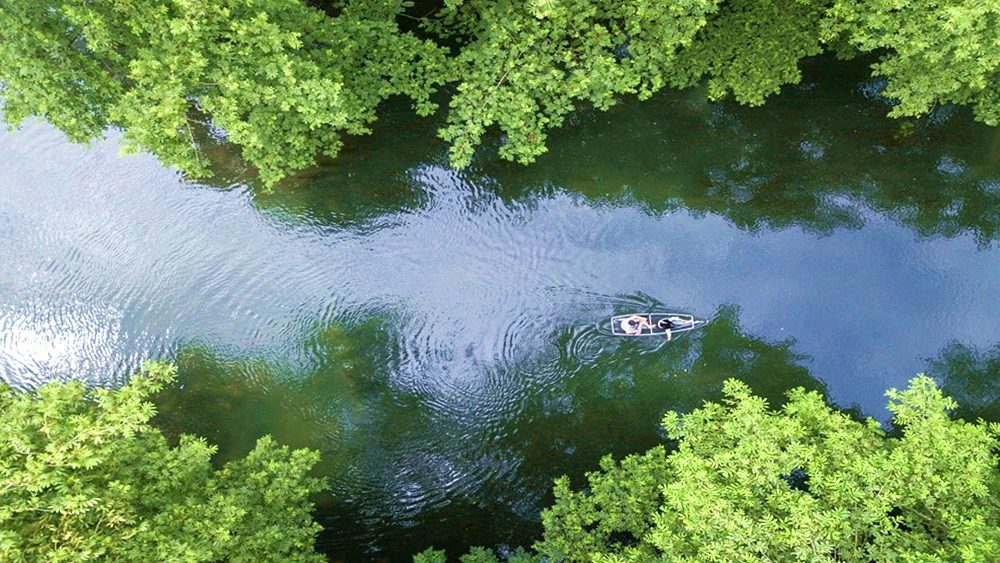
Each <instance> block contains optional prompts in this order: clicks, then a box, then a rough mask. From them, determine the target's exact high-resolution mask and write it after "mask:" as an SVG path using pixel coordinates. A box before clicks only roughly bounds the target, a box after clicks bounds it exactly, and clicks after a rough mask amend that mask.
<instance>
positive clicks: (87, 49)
mask: <svg viewBox="0 0 1000 563" xmlns="http://www.w3.org/2000/svg"><path fill="white" fill-rule="evenodd" d="M0 24H2V27H3V29H4V32H3V36H2V38H0V82H2V84H3V86H2V96H3V100H4V102H3V104H4V107H3V112H4V115H5V118H6V119H7V120H8V121H9V122H10V123H14V124H17V123H20V122H22V121H23V120H24V119H26V118H28V117H30V116H38V117H40V118H42V119H45V120H47V121H49V122H51V123H53V124H54V125H55V126H57V127H58V128H60V129H61V130H63V131H64V132H65V133H66V134H67V135H69V136H70V138H72V139H74V140H78V141H85V140H89V139H93V138H96V137H99V136H100V135H101V134H102V132H103V131H104V130H105V129H106V128H107V127H109V126H111V127H118V128H121V129H122V130H123V131H124V134H125V143H126V147H127V148H129V149H132V150H150V151H152V152H153V153H155V154H156V155H158V156H159V157H160V158H161V159H162V160H163V161H164V162H165V163H167V164H170V165H173V166H177V167H178V168H180V169H182V170H184V171H186V172H188V173H190V174H192V175H195V176H206V175H208V174H209V173H210V167H209V165H208V162H207V159H206V157H205V150H204V147H205V145H206V144H207V143H211V142H213V141H212V139H213V138H214V139H219V140H221V139H224V140H228V141H230V142H232V143H234V144H236V145H238V146H239V147H240V149H241V151H242V155H243V157H244V158H245V159H246V160H247V161H248V162H250V163H251V164H253V165H254V166H256V168H257V169H258V171H259V174H260V178H261V180H262V182H263V183H264V184H265V185H273V184H274V183H275V182H277V181H278V180H280V179H281V178H282V177H284V176H287V175H288V174H291V173H293V172H295V171H297V170H300V169H303V168H306V167H308V166H311V165H312V164H313V163H314V162H315V160H316V158H317V157H318V156H320V155H327V156H335V155H336V154H337V153H338V151H339V150H340V148H341V146H342V144H343V142H344V139H345V136H349V135H358V134H364V133H366V132H368V130H369V127H370V126H371V124H372V123H373V122H374V121H375V120H376V118H377V110H378V107H379V105H380V104H381V103H382V102H383V101H384V100H386V99H387V98H389V97H393V96H405V97H408V98H410V99H411V100H412V103H413V109H414V111H415V112H417V113H418V114H421V115H427V114H430V113H433V112H435V111H436V110H437V107H438V105H439V104H441V103H444V104H445V105H447V123H446V124H445V126H444V127H443V128H441V130H440V131H439V134H440V137H441V138H442V139H443V140H444V141H446V142H447V143H448V145H449V146H450V149H449V150H450V158H451V162H452V164H453V165H455V166H458V167H461V166H465V165H467V164H469V162H470V160H471V158H472V156H473V154H474V151H475V150H476V148H477V147H478V146H479V145H480V144H481V143H482V141H483V139H484V135H487V134H490V133H491V132H499V133H501V134H502V135H501V139H502V142H501V144H500V146H499V153H500V156H501V157H503V158H506V159H509V160H515V161H518V162H523V163H528V162H531V161H533V160H534V159H535V158H537V156H538V155H540V154H542V153H543V152H545V151H546V137H547V134H548V131H549V130H551V129H552V128H554V127H559V126H561V125H562V124H563V122H564V121H565V119H566V117H567V116H568V115H569V114H570V113H571V112H573V111H574V110H576V109H578V108H582V107H596V108H598V109H606V108H608V107H610V106H612V105H614V104H615V103H617V102H618V101H619V100H620V99H621V98H622V97H625V96H637V97H639V98H640V99H645V98H648V97H650V96H651V95H652V94H654V93H655V92H657V91H660V90H662V89H664V88H667V87H672V88H685V87H689V86H692V85H695V84H705V85H706V86H707V89H706V92H707V95H708V96H709V97H710V98H712V99H717V98H720V97H724V96H732V97H734V98H735V99H736V100H738V101H739V102H741V103H746V104H751V105H756V104H761V103H763V102H764V101H765V99H766V98H767V97H768V96H770V95H772V94H775V93H777V92H778V91H779V90H780V89H781V87H782V85H785V84H791V83H796V82H798V80H799V79H800V72H799V62H800V61H801V60H802V59H803V58H805V57H810V56H813V55H818V54H820V53H824V52H829V53H835V54H836V55H837V56H840V57H848V58H849V57H857V56H860V55H865V58H864V59H863V61H864V62H859V64H869V61H874V62H872V63H870V64H871V71H872V73H873V74H874V75H877V76H880V77H883V78H884V79H885V88H884V90H883V92H882V95H883V96H884V97H885V98H886V99H888V100H891V101H892V103H893V104H894V107H893V109H892V111H891V112H890V115H892V116H915V115H922V114H926V113H927V112H929V111H931V110H932V109H934V108H935V107H938V106H940V105H943V104H960V105H967V106H969V107H971V108H972V110H973V112H974V114H975V116H976V118H977V119H978V120H980V121H982V122H985V123H988V124H992V125H996V124H997V122H998V120H1000V86H997V85H998V84H1000V81H998V80H997V75H998V72H1000V49H998V48H997V45H996V36H997V34H996V31H997V29H998V28H1000V8H997V7H996V6H993V5H992V4H989V3H981V2H973V1H971V0H962V1H959V2H951V3H949V4H948V5H941V4H939V3H935V2H929V1H917V2H909V3H906V4H905V5H894V4H884V3H872V2H861V1H858V0H797V1H788V2H778V1H774V0H733V1H727V2H722V1H721V0H688V1H685V2H675V3H671V4H670V5H669V6H668V7H666V8H665V7H664V6H663V5H662V4H661V3H659V2H654V1H652V0H629V1H626V2H610V1H606V0H532V1H525V2H510V1H506V0H465V1H462V0H446V1H443V2H420V3H418V4H417V5H414V4H413V3H411V2H405V1H403V0H381V1H372V0H340V1H335V2H319V1H317V2H313V3H307V2H303V1H301V0H266V1H264V2H259V1H249V0H214V1H212V2H185V1H174V2H167V3H134V2H129V3H121V2H117V1H112V2H104V3H97V4H95V3H89V2H80V1H70V2H65V3H62V4H60V5H59V6H52V5H51V4H50V3H48V2H43V1H41V0H18V1H16V2H8V3H6V4H4V5H3V6H2V7H0ZM205 132H207V134H205Z"/></svg>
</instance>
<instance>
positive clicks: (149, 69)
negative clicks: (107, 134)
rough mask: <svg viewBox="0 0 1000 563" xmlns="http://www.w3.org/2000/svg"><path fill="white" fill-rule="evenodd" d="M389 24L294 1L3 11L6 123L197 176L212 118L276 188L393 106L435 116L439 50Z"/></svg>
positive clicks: (30, 1) (362, 12)
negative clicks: (51, 130)
mask: <svg viewBox="0 0 1000 563" xmlns="http://www.w3.org/2000/svg"><path fill="white" fill-rule="evenodd" d="M350 4H351V3H349V5H348V8H350V7H351V6H350ZM358 4H360V5H362V6H364V5H365V4H366V3H365V2H359V3H358ZM392 4H395V10H396V11H399V10H401V9H402V8H401V4H400V3H398V2H396V3H392ZM372 16H376V19H368V18H370V17H372ZM387 16H388V17H387ZM391 16H392V14H391V13H387V12H386V11H384V10H382V11H376V12H374V13H373V12H372V10H370V9H358V10H352V9H345V10H344V12H343V14H341V15H340V16H339V17H336V18H331V17H329V16H328V15H326V14H324V13H323V12H321V11H319V10H316V9H313V8H311V7H308V6H307V5H305V4H304V3H302V2H300V1H298V0H268V1H267V2H254V1H253V0H216V1H212V2H192V1H189V0H173V1H170V2H165V3H164V2H150V1H145V0H142V1H139V2H131V1H129V2H125V1H120V0H114V1H109V2H103V3H91V2H67V3H64V4H61V5H59V6H57V7H50V6H49V3H47V2H44V1H34V0H18V1H17V2H11V3H5V4H3V5H2V6H0V24H2V27H3V34H4V36H3V38H2V40H0V78H2V81H3V83H4V87H3V96H4V100H5V109H4V112H5V116H6V118H7V119H8V121H10V122H11V123H15V124H16V123H19V122H20V121H22V120H23V119H24V118H26V117H29V116H32V115H37V116H40V117H43V118H45V119H47V120H48V121H50V122H52V123H53V124H54V125H56V126H57V127H59V128H60V129H62V130H63V131H65V132H66V133H67V134H69V135H70V136H71V137H72V138H74V139H76V140H86V139H91V138H94V137H97V136H99V135H100V134H101V132H102V130H103V129H104V128H105V127H107V126H109V125H113V126H118V127H120V128H122V129H123V130H124V132H125V148H126V149H148V150H151V151H152V152H154V153H155V154H157V155H158V156H159V157H160V158H161V159H162V160H163V161H164V162H165V163H167V164H170V165H174V166H177V167H179V168H181V169H183V170H185V171H187V172H189V173H192V174H194V175H199V176H200V175H207V174H209V172H210V170H209V169H208V167H207V163H206V162H205V161H204V159H203V157H202V156H201V151H200V150H199V147H198V144H197V142H196V141H195V135H194V134H193V133H192V127H193V126H196V125H198V122H199V121H200V120H202V119H204V118H205V117H202V116H207V118H208V119H210V120H211V125H213V126H214V127H215V128H216V129H217V130H218V131H223V132H224V133H225V135H226V136H227V138H228V139H229V140H230V141H232V142H234V143H236V144H237V145H239V146H240V147H241V149H242V151H243V156H244V158H246V159H247V160H248V161H249V162H251V163H252V164H254V165H255V166H256V167H257V168H258V169H259V172H260V176H261V179H262V180H263V181H264V183H265V184H267V185H270V184H273V183H274V182H276V181H277V180H279V179H280V178H282V177H284V176H286V175H288V174H290V173H292V172H294V171H296V170H299V169H302V168H305V167H307V166H310V165H312V164H313V163H314V162H315V159H316V157H317V155H319V154H321V153H322V154H327V155H335V154H336V153H337V151H338V150H339V148H340V145H341V137H342V136H343V135H344V134H345V133H355V134H357V133H364V132H366V131H367V125H368V124H369V123H371V122H372V121H373V120H374V119H375V108H376V107H377V106H378V104H379V103H380V102H381V101H382V100H384V99H385V98H386V97H389V96H392V95H397V94H402V95H407V96H410V97H412V98H413V100H414V103H415V105H416V109H417V111H419V112H421V113H427V112H429V111H431V110H432V109H433V107H434V106H433V104H432V103H431V102H430V95H431V93H432V92H433V90H434V88H435V87H436V86H438V85H440V84H441V83H442V82H443V78H442V77H443V74H442V73H443V51H442V50H441V48H440V47H437V46H435V45H434V44H432V43H430V42H428V41H424V40H420V39H417V38H416V37H414V36H413V35H411V34H406V33H401V32H400V31H399V29H398V28H397V26H396V24H395V22H394V21H393V20H392V19H391Z"/></svg>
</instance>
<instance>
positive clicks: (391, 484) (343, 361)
mask: <svg viewBox="0 0 1000 563" xmlns="http://www.w3.org/2000/svg"><path fill="white" fill-rule="evenodd" d="M879 88H880V85H879V84H878V83H877V82H874V81H870V80H865V79H864V77H862V76H858V75H855V74H851V72H850V69H845V68H839V67H836V66H831V65H829V64H827V63H823V64H821V65H817V69H814V70H813V71H811V74H810V75H809V78H808V79H807V81H806V82H805V83H804V84H803V85H802V86H800V87H797V88H793V89H789V90H788V92H786V93H785V94H784V95H783V96H782V97H780V98H778V99H775V100H773V101H772V102H770V103H769V104H768V105H767V106H765V107H764V108H759V109H746V108H739V107H737V106H733V105H730V104H708V103H705V102H704V101H702V100H701V97H700V93H699V92H681V93H673V94H670V95H668V96H663V97H661V98H658V99H656V100H653V101H651V102H647V103H642V104H637V103H627V104H624V105H622V106H621V107H618V108H616V109H614V110H613V111H611V112H609V113H588V112H582V113H581V114H580V115H579V116H577V118H576V119H575V122H574V123H573V124H571V125H570V126H568V127H566V128H565V129H563V130H561V131H558V132H556V133H555V134H554V135H553V138H552V142H551V152H550V153H549V154H548V155H546V156H545V157H543V158H542V159H541V160H540V161H539V162H538V163H537V164H536V165H534V166H532V167H528V168H523V167H519V166H514V165H509V164H506V163H502V162H499V161H496V160H495V159H493V158H492V157H491V156H490V155H489V153H490V151H489V150H486V151H484V154H483V156H482V157H481V158H480V159H479V161H478V162H477V164H476V165H475V166H474V167H473V168H472V169H471V170H469V171H465V172H456V171H453V170H450V169H448V168H447V167H446V166H445V165H444V158H443V147H441V145H440V144H439V143H438V142H436V141H435V140H434V128H435V123H433V122H429V121H419V120H416V119H414V118H410V117H407V116H406V115H405V113H404V112H403V111H399V112H396V111H394V110H393V109H391V108H390V109H388V110H387V115H386V118H385V120H384V121H383V122H381V123H380V125H379V127H378V131H377V133H376V135H375V136H373V137H371V138H365V139H359V140H356V141H354V142H353V143H351V144H349V146H348V149H347V150H346V151H345V153H344V155H343V156H342V157H341V158H339V159H338V160H336V161H334V162H331V163H328V164H326V165H324V166H322V167H318V168H316V169H314V170H311V171H309V172H306V173H303V174H301V175H300V176H299V177H297V178H293V179H292V180H290V181H288V182H287V183H286V184H285V185H283V186H280V187H279V188H277V189H276V190H275V191H274V192H273V193H269V194H263V193H259V192H256V191H255V190H254V189H253V188H250V187H246V186H245V185H244V184H241V183H239V180H240V179H241V178H243V177H244V176H245V172H244V171H241V170H239V169H238V167H236V166H235V165H227V164H226V163H224V162H223V163H222V164H220V169H222V170H225V171H226V172H224V173H223V174H221V176H220V179H219V180H218V181H216V184H217V185H216V186H207V185H198V184H192V183H187V182H184V181H183V180H182V179H180V178H179V177H178V175H177V174H175V173H174V172H172V171H170V170H167V169H164V168H163V167H161V166H160V165H158V164H157V163H156V161H155V160H153V159H152V158H149V157H127V158H121V157H119V156H118V154H117V150H118V149H117V144H116V140H115V138H114V136H112V138H110V139H109V140H108V141H107V142H104V143H99V144H96V145H94V146H92V147H90V148H82V147H79V146H75V145H71V144H68V143H67V142H66V141H65V140H64V139H63V138H62V137H61V136H60V135H59V134H58V133H55V132H53V131H52V130H51V129H50V128H48V127H47V126H44V125H30V126H27V127H25V128H24V129H22V130H21V131H18V132H15V133H8V134H3V135H0V375H2V376H3V378H4V379H5V380H7V381H9V382H12V383H13V384H15V385H17V386H21V387H31V386H34V385H37V384H39V383H41V382H44V381H48V380H52V379H58V378H70V377H75V378H81V379H84V380H86V381H88V382H92V383H94V384H101V385H107V384H117V383H121V382H122V381H124V380H125V379H126V378H127V377H128V375H129V374H130V373H131V372H132V371H133V370H134V369H135V368H136V367H137V365H138V363H139V362H140V361H141V360H142V359H143V358H147V357H168V358H174V359H176V360H177V361H178V362H179V364H180V366H181V372H182V375H181V379H182V385H181V386H179V388H178V389H176V390H173V391H172V392H170V393H167V394H165V395H164V396H163V397H161V398H160V406H161V415H160V422H161V424H162V425H163V426H164V427H165V428H167V429H168V431H170V432H172V433H173V432H197V433H200V434H203V435H205V436H207V437H209V438H210V439H211V440H213V441H216V442H217V443H219V444H220V446H221V455H220V457H221V458H222V459H227V458H229V457H232V456H235V455H242V453H244V452H245V451H246V450H247V449H248V448H249V447H251V445H252V443H253V440H255V439H256V437H257V436H259V435H261V434H263V433H271V434H274V435H275V436H276V437H278V438H279V439H280V440H282V441H284V442H287V443H291V444H294V445H308V446H311V447H315V448H318V449H320V450H322V451H323V452H324V460H323V463H322V466H321V467H320V471H321V472H322V474H324V475H326V476H327V477H329V479H330V482H331V485H332V486H331V491H330V494H329V495H326V496H324V497H323V498H321V499H319V517H320V519H321V521H322V522H323V524H324V525H325V526H326V527H327V529H326V531H325V532H324V533H323V534H322V536H321V538H320V543H321V547H322V549H324V550H325V551H327V552H328V553H329V554H330V555H331V557H332V558H333V559H346V560H364V559H374V558H387V559H398V558H401V557H402V556H404V555H405V554H408V553H411V552H413V551H416V550H420V549H423V548H424V547H426V546H428V545H430V544H435V545H437V546H439V547H445V546H450V547H451V546H466V545H469V544H484V545H518V544H528V543H530V542H531V541H532V540H533V539H535V538H536V537H537V534H538V533H539V529H538V527H539V525H538V513H539V510H540V509H541V507H543V506H545V504H546V503H548V502H549V501H550V499H549V498H548V496H547V495H548V493H549V488H550V484H551V480H552V479H553V478H554V477H555V476H558V475H560V474H566V473H568V474H570V475H572V476H574V477H579V476H580V475H582V472H583V471H586V470H591V469H594V468H595V467H596V463H597V460H598V459H599V458H600V456H601V455H603V454H605V453H614V454H615V455H618V456H620V455H625V454H627V453H629V452H634V451H638V450H643V449H646V448H648V447H649V446H650V445H652V444H654V443H656V442H658V441H661V440H662V439H663V436H662V435H661V434H660V432H659V429H658V421H659V419H660V417H661V416H662V414H663V413H664V412H665V411H666V410H669V409H682V410H687V409H691V408H694V407H695V406H697V405H699V404H700V403H701V402H702V401H703V400H705V399H711V398H715V397H717V396H718V393H719V390H720V388H721V382H722V381H723V379H725V378H726V377H729V376H736V377H740V378H742V379H745V380H747V381H748V382H750V384H751V385H752V387H753V388H754V389H756V390H757V391H759V392H761V393H763V394H765V395H767V396H768V397H770V398H771V399H772V400H774V401H776V402H777V401H780V397H781V395H782V392H783V391H784V390H786V389H788V388H791V387H795V386H806V387H809V388H814V389H818V390H821V391H822V392H824V393H826V394H827V395H828V396H829V398H830V400H831V401H833V402H835V403H837V404H839V405H841V406H843V407H845V408H849V407H853V408H856V409H858V410H860V412H862V413H864V414H866V415H870V416H875V417H879V418H885V416H886V411H885V410H884V398H883V395H882V393H883V391H884V390H885V389H886V388H887V387H892V386H902V385H905V383H906V381H907V380H908V379H909V378H910V377H912V376H913V375H914V374H916V373H917V372H920V371H928V372H929V373H931V374H932V375H934V376H935V377H937V378H938V379H939V381H941V382H942V383H944V384H945V386H946V388H948V389H949V391H950V392H952V393H954V394H955V395H956V397H957V398H959V400H961V401H962V402H963V403H964V405H965V407H966V409H965V410H964V411H963V412H964V413H966V414H967V415H968V416H976V415H983V416H988V417H992V418H998V416H997V413H998V412H1000V410H998V405H1000V345H998V342H1000V322H998V319H997V317H998V311H1000V251H998V249H997V242H996V238H997V237H998V225H1000V134H998V132H997V130H996V129H990V128H987V127H983V126H978V125H975V124H973V123H972V122H971V120H970V119H969V117H968V116H967V115H966V114H965V113H963V112H961V111H954V110H949V109H947V108H944V109H941V110H939V111H938V112H936V113H935V114H934V115H932V116H931V117H929V118H927V119H924V120H920V121H902V122H901V121H890V120H886V119H883V118H882V116H883V115H884V113H885V112H886V111H887V105H886V103H885V102H884V101H883V100H881V99H880V98H879V97H878V91H879ZM225 156H226V153H225V152H224V151H220V152H219V155H218V158H219V159H220V160H223V159H224V158H225ZM229 182H234V184H233V187H230V188H224V187H219V185H222V184H227V183H229ZM648 309H668V310H678V311H687V312H691V313H693V314H695V315H697V316H699V317H703V318H707V319H710V320H711V322H710V323H709V324H708V325H707V326H706V327H705V328H704V329H703V330H701V331H700V332H698V333H693V334H691V335H687V336H685V337H683V338H680V339H678V340H677V341H674V342H671V343H668V344H664V343H662V342H661V341H647V342H637V341H622V340H615V339H612V338H610V337H607V336H603V335H601V334H599V333H598V332H597V330H595V328H594V325H595V323H596V322H598V321H600V320H601V319H604V318H606V317H607V316H608V315H611V314H613V313H619V312H625V311H631V310H648Z"/></svg>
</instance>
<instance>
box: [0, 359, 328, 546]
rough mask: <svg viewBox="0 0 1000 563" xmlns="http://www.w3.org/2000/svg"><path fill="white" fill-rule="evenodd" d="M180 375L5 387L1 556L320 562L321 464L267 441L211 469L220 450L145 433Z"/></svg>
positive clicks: (169, 372) (0, 397) (162, 372)
mask: <svg viewBox="0 0 1000 563" xmlns="http://www.w3.org/2000/svg"><path fill="white" fill-rule="evenodd" d="M174 371H175V369H174V368H173V367H172V366H169V365H166V364H160V363H149V364H146V365H145V366H144V368H143V373H142V374H141V375H139V376H136V377H133V378H132V380H131V381H130V382H129V383H127V384H126V385H124V386H123V387H121V388H120V389H117V390H104V389H98V390H88V389H86V387H85V386H84V385H83V384H82V383H80V382H78V381H73V382H69V383H59V382H55V383H49V384H46V385H44V386H42V387H41V388H39V389H38V390H37V391H34V392H16V391H14V390H12V389H10V388H9V387H6V386H3V387H2V388H0V559H2V560H4V561H53V562H55V561H74V562H75V561H277V560H280V561H323V560H324V558H323V557H322V556H320V555H318V554H317V553H316V552H315V548H314V545H313V538H314V536H315V534H316V532H318V531H319V525H317V524H316V523H315V522H313V521H312V516H311V510H312V504H311V502H310V499H309V497H310V495H312V494H313V493H315V492H317V491H319V490H320V489H322V481H321V480H320V479H316V478H314V477H311V476H309V471H310V469H311V468H312V467H313V465H315V463H316V462H317V461H318V459H319V455H318V454H317V453H316V452H313V451H310V450H304V449H302V450H295V451H292V450H290V449H288V448H286V447H283V446H279V445H278V444H277V443H275V442H274V441H273V440H271V439H270V438H268V437H263V438H261V439H260V440H258V441H257V444H256V446H255V447H254V448H253V450H252V451H250V452H249V454H247V455H246V456H245V457H243V458H241V459H236V460H232V461H230V462H229V463H226V464H225V465H224V466H222V467H221V468H215V467H213V464H212V457H213V455H214V454H215V451H216V450H215V447H214V446H212V445H210V444H208V443H207V442H205V440H203V439H201V438H197V437H194V436H181V437H180V439H179V440H178V441H177V443H175V444H170V443H169V442H168V440H167V439H166V438H165V437H164V435H163V434H162V433H161V432H160V430H158V429H156V428H155V427H153V426H152V425H151V424H150V419H151V418H152V417H153V415H154V414H155V409H154V408H153V405H152V403H151V402H150V400H149V399H150V397H151V396H152V395H153V394H155V393H156V392H158V391H160V390H161V389H162V388H163V387H164V385H166V384H168V383H170V382H171V381H173V379H174Z"/></svg>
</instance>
